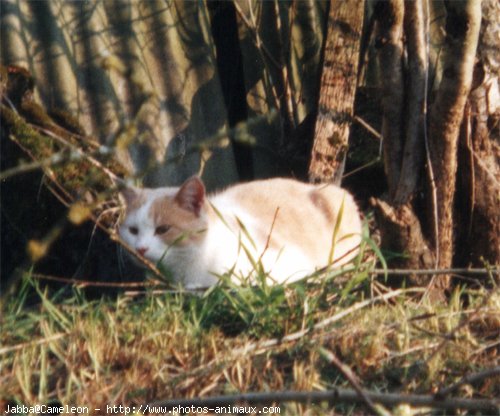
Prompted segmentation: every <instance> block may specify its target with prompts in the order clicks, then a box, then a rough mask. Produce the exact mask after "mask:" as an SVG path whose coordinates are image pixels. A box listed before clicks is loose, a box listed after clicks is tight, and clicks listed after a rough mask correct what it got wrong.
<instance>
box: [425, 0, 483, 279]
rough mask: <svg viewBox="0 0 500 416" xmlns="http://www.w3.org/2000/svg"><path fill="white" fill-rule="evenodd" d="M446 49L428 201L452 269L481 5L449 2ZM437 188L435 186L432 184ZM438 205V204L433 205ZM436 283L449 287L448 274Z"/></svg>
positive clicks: (433, 124) (440, 251)
mask: <svg viewBox="0 0 500 416" xmlns="http://www.w3.org/2000/svg"><path fill="white" fill-rule="evenodd" d="M447 12H448V16H447V19H446V32H447V47H448V48H447V51H446V56H445V61H444V67H443V79H442V80H441V83H440V85H439V89H438V91H437V95H436V99H435V102H434V104H433V106H432V109H431V115H430V127H429V150H430V161H431V167H432V170H433V174H434V178H435V184H434V186H435V192H436V200H435V201H433V198H432V197H429V201H430V204H429V205H430V206H432V207H433V210H432V212H433V214H434V215H435V216H436V218H437V236H434V237H435V238H434V244H435V247H436V253H437V264H438V266H439V267H441V268H448V267H451V265H452V260H453V231H454V219H453V202H454V195H455V181H456V173H457V144H458V136H459V130H460V124H461V122H462V117H463V112H464V106H465V102H466V100H467V96H468V94H469V90H470V86H471V81H472V73H473V68H474V59H475V56H476V55H475V54H476V48H477V42H478V37H479V28H480V24H481V2H480V1H479V0H468V1H463V2H449V3H447ZM431 186H432V185H431ZM434 202H435V203H436V206H433V205H434ZM438 282H439V283H438V284H437V285H438V286H439V287H448V286H449V276H443V277H441V278H440V279H439V281H438Z"/></svg>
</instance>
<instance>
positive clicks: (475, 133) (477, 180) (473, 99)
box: [455, 0, 500, 267]
mask: <svg viewBox="0 0 500 416" xmlns="http://www.w3.org/2000/svg"><path fill="white" fill-rule="evenodd" d="M482 10H483V18H482V27H481V35H480V39H479V44H478V53H477V58H478V62H477V63H476V66H475V69H474V80H473V86H472V91H471V93H470V95H469V102H468V106H467V110H466V117H465V118H464V122H463V124H462V133H461V135H460V144H459V149H460V153H459V155H460V157H459V168H458V169H459V175H458V178H459V183H457V187H458V188H459V189H458V190H457V192H460V199H459V201H458V202H459V203H458V204H457V207H458V208H459V210H458V213H459V214H460V218H458V220H461V223H460V231H461V233H460V236H459V245H460V246H459V249H457V254H456V257H455V258H456V263H457V264H460V265H463V266H470V265H473V266H476V265H477V266H480V267H483V266H484V263H485V262H486V263H489V264H492V265H493V264H500V215H499V207H500V146H499V143H500V130H499V129H498V125H499V122H500V96H499V93H498V83H499V80H500V62H499V61H498V44H497V42H498V34H499V33H500V30H499V27H498V21H499V19H500V4H499V3H498V1H497V0H484V1H483V2H482ZM492 126H496V127H493V128H491V127H492ZM470 241H474V244H469V242H470Z"/></svg>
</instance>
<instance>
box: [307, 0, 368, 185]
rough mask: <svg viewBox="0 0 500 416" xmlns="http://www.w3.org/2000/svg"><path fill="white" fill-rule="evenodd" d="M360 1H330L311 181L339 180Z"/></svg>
mask: <svg viewBox="0 0 500 416" xmlns="http://www.w3.org/2000/svg"><path fill="white" fill-rule="evenodd" d="M363 16H364V1H357V0H346V1H342V2H335V1H332V2H331V3H330V14H329V17H328V29H327V38H326V44H325V54H324V58H323V72H322V75H321V87H320V98H319V108H318V117H317V120H316V130H315V135H314V144H313V150H312V156H311V163H310V165H309V180H310V181H311V182H326V181H332V182H334V183H340V180H341V178H342V174H343V170H344V161H345V156H346V154H347V148H348V138H349V131H350V124H351V117H352V114H353V106H354V94H355V92H356V80H357V75H358V63H359V49H360V40H361V30H362V27H363Z"/></svg>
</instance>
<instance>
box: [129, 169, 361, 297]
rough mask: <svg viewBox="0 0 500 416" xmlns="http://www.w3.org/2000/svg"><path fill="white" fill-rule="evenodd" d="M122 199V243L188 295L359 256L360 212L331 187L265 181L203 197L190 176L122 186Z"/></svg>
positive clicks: (294, 274)
mask: <svg viewBox="0 0 500 416" xmlns="http://www.w3.org/2000/svg"><path fill="white" fill-rule="evenodd" d="M122 195H123V197H124V199H125V203H126V215H125V218H124V220H123V222H122V224H121V226H120V236H121V238H122V239H123V240H124V241H125V242H126V243H127V244H128V245H129V246H131V247H132V248H134V249H135V250H136V251H137V252H138V253H140V254H141V255H143V256H145V257H146V258H147V259H149V260H150V261H152V262H154V263H156V264H160V263H161V264H162V265H163V266H165V267H166V268H167V269H168V270H170V271H171V272H172V274H173V277H174V279H175V281H176V282H179V283H181V284H182V285H183V286H184V287H186V288H189V289H193V288H205V287H209V286H212V285H214V284H216V283H217V282H218V280H219V279H218V276H221V275H223V274H225V273H228V272H230V273H232V279H233V281H234V282H236V283H241V282H242V281H247V282H250V283H251V282H254V281H255V280H254V279H253V277H255V273H257V272H258V271H260V272H262V271H264V272H265V273H266V274H268V276H269V278H270V280H269V282H270V283H271V284H272V283H284V282H292V281H295V280H299V279H301V278H303V277H305V276H308V275H310V274H311V273H313V272H314V271H316V270H318V269H319V268H322V267H324V266H327V265H328V264H329V261H330V260H332V262H331V265H332V267H338V266H340V265H342V264H345V263H347V262H348V261H349V260H352V258H353V257H355V256H356V255H357V253H358V251H359V250H358V247H359V243H360V240H361V220H360V217H359V213H358V208H357V206H356V204H355V202H354V200H353V198H352V196H351V195H350V194H349V193H348V192H347V191H345V190H343V189H341V188H339V187H337V186H334V185H311V184H305V183H301V182H298V181H295V180H291V179H269V180H261V181H254V182H249V183H244V184H239V185H235V186H232V187H230V188H228V189H226V190H225V191H223V192H220V193H218V194H214V195H210V196H207V195H206V193H205V187H204V185H203V183H202V181H201V180H200V179H199V178H198V177H196V176H194V177H192V178H190V179H188V180H187V181H186V182H184V184H183V185H182V186H181V187H180V188H170V187H168V188H158V189H139V188H127V189H125V190H123V191H122ZM340 213H341V215H339V214H340ZM339 217H340V221H339ZM337 222H339V224H337ZM334 240H335V241H334ZM332 250H333V252H332ZM256 269H258V270H256ZM262 269H263V270H262ZM247 279H249V280H247Z"/></svg>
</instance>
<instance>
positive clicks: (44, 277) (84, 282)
mask: <svg viewBox="0 0 500 416" xmlns="http://www.w3.org/2000/svg"><path fill="white" fill-rule="evenodd" d="M31 277H33V278H35V279H38V280H50V281H53V282H61V283H66V284H70V285H76V286H80V287H87V286H96V287H124V288H128V287H161V285H158V284H155V283H153V282H147V281H146V282H123V283H118V282H102V281H101V282H91V281H87V280H78V279H69V278H66V277H58V276H49V275H45V274H41V273H33V274H32V275H31Z"/></svg>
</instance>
